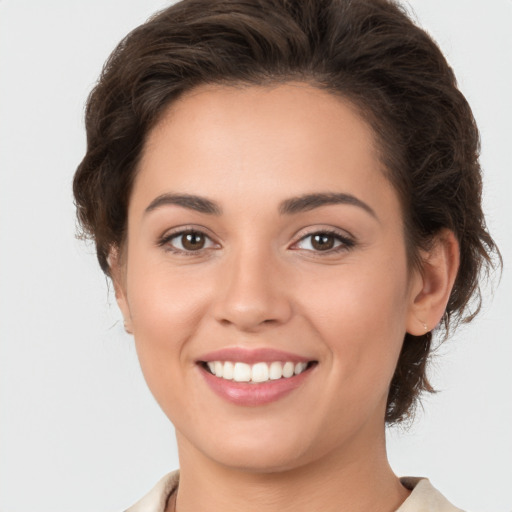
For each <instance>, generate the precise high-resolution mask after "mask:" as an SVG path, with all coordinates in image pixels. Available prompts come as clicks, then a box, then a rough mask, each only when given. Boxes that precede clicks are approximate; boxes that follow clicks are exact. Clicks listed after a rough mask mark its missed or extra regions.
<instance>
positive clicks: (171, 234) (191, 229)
mask: <svg viewBox="0 0 512 512" xmlns="http://www.w3.org/2000/svg"><path fill="white" fill-rule="evenodd" d="M186 233H198V234H200V235H203V236H204V237H205V238H207V239H209V240H210V242H211V243H212V245H213V246H216V247H211V246H210V247H203V248H201V249H198V250H196V251H191V250H183V249H178V248H177V247H173V246H172V245H171V244H170V242H171V240H173V239H174V238H178V237H179V236H180V235H184V234H186ZM157 245H158V246H159V247H165V246H168V247H167V250H168V251H169V252H173V253H176V254H184V255H187V256H194V255H199V254H202V253H203V252H204V251H206V250H210V249H212V248H218V247H220V244H219V243H218V242H216V241H215V239H214V237H213V236H212V235H210V234H209V230H208V229H207V228H206V227H204V226H197V225H185V226H179V227H176V228H173V229H171V230H169V231H166V232H165V233H164V234H163V235H162V236H160V237H159V238H158V240H157Z"/></svg>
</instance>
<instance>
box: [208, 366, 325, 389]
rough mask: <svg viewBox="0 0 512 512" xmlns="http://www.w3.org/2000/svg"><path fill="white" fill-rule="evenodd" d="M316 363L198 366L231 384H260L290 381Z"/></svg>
mask: <svg viewBox="0 0 512 512" xmlns="http://www.w3.org/2000/svg"><path fill="white" fill-rule="evenodd" d="M317 364H318V361H309V362H299V363H294V362H292V361H286V362H281V361H273V362H271V363H265V362H260V363H255V364H247V363H242V362H234V361H201V362H200V365H201V366H202V368H203V369H204V370H206V371H207V372H208V373H210V374H211V375H214V376H215V377H218V378H219V379H223V380H228V381H233V382H247V383H252V384H261V383H263V382H270V381H277V380H283V379H290V378H292V377H295V376H297V375H300V374H301V373H304V372H306V371H308V370H309V369H311V368H312V367H313V366H316V365H317Z"/></svg>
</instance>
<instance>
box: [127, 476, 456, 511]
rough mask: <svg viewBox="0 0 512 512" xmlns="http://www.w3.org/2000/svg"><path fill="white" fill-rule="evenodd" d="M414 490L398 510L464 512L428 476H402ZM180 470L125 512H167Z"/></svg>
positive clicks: (406, 484) (167, 477)
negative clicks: (168, 500)
mask: <svg viewBox="0 0 512 512" xmlns="http://www.w3.org/2000/svg"><path fill="white" fill-rule="evenodd" d="M400 481H401V482H402V485H403V486H404V487H406V488H407V489H410V490H411V491H412V492H411V494H410V495H409V497H408V498H407V499H406V500H405V501H404V502H403V503H402V505H401V506H400V508H399V509H398V510H397V511H396V512H462V510H461V509H459V508H456V507H454V506H453V505H452V504H451V503H450V502H449V501H448V500H447V499H446V498H445V497H444V496H443V495H442V494H441V493H440V492H439V491H438V490H436V489H435V488H434V487H433V486H432V484H431V483H430V482H429V481H428V480H427V479H426V478H411V477H405V478H401V479H400ZM178 482H179V471H173V472H172V473H169V474H167V475H165V476H164V477H163V478H162V479H161V480H160V481H159V482H158V483H157V484H156V486H155V487H153V489H152V490H151V491H150V492H149V493H148V494H146V496H144V498H142V499H141V500H139V501H138V502H137V503H135V505H133V506H132V507H130V508H129V509H128V510H126V511H125V512H165V506H166V503H167V499H168V498H169V496H170V495H171V494H172V493H173V492H174V491H176V489H177V488H178Z"/></svg>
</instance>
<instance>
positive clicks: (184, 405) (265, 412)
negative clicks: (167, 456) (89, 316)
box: [74, 0, 497, 512]
mask: <svg viewBox="0 0 512 512" xmlns="http://www.w3.org/2000/svg"><path fill="white" fill-rule="evenodd" d="M86 124H87V134H88V148H87V153H86V155H85V157H84V159H83V161H82V163H81V164H80V166H79V168H78V170H77V174H76V176H75V181H74V193H75V198H76V203H77V207H78V216H79V220H80V221H81V223H82V226H83V228H84V230H85V231H86V233H88V234H89V235H90V236H91V237H93V239H94V240H95V242H96V248H97V254H98V259H99V262H100V265H101V268H102V269H103V271H104V272H105V273H106V274H107V275H108V276H109V277H110V278H111V279H112V281H113V283H114V287H115V290H116V297H117V300H118V304H119V307H120V309H121V311H122V313H123V316H124V319H125V328H126V330H127V331H128V332H130V333H133V335H134V338H135V343H136V347H137V353H138V356H139V360H140V363H141V367H142V370H143V373H144V376H145V378H146V381H147V383H148V386H149V388H150V389H151V391H152V393H153V395H154V396H155V398H156V400H157V401H158V403H159V404H160V406H161V407H162V409H163V411H164V412H165V413H166V415H167V416H168V417H169V419H170V420H171V421H172V423H173V424H174V426H175V428H176V435H177V441H178V450H179V457H180V472H179V474H178V473H172V474H170V475H167V476H166V477H165V478H164V479H163V480H162V481H161V482H159V484H158V485H157V486H156V487H155V489H153V491H152V492H151V493H150V494H149V495H148V496H146V497H145V498H144V499H143V500H142V501H141V502H139V503H138V504H137V505H135V506H134V507H132V508H131V509H130V511H131V512H135V511H139V510H145V511H146V510H147V511H162V512H163V511H166V512H170V511H173V510H177V511H178V512H185V511H188V510H210V511H216V510H223V511H226V510H247V511H249V510H268V511H273V510H276V511H277V510H279V511H282V510H287V509H293V510H295V511H301V510H306V509H307V510H311V509H313V510H323V511H331V510H332V511H334V510H340V508H347V509H350V510H351V511H359V510H360V511H363V510H376V511H377V510H382V511H393V510H400V511H402V512H404V511H420V510H432V511H435V510H439V511H441V510H442V511H448V510H458V509H456V508H455V507H453V506H452V505H450V504H449V502H448V501H447V500H446V499H445V498H443V497H442V496H441V495H440V494H439V493H438V492H437V491H436V490H435V489H434V488H433V487H432V486H431V484H430V483H429V482H428V480H426V479H410V478H409V479H407V478H405V479H399V478H397V477H396V476H395V475H394V473H393V471H392V470H391V468H390V466H389V463H388V461H387V457H386V447H385V438H384V431H385V424H386V423H388V424H391V423H397V422H400V421H402V420H403V419H405V418H408V417H410V415H411V414H412V412H413V410H414V406H415V404H416V403H417V400H418V396H419V394H420V393H421V392H422V391H432V388H431V386H430V384H429V381H428V379H427V376H426V363H427V361H428V356H429V353H430V350H431V342H432V331H433V330H446V331H447V330H448V327H449V326H450V322H452V323H453V321H458V320H461V319H464V318H472V316H474V314H475V313H476V310H475V309H473V310H470V309H469V308H468V304H469V301H470V300H472V299H475V297H476V298H477V299H478V297H479V285H478V282H479V276H480V274H481V271H482V270H484V269H485V268H486V267H487V266H488V265H489V264H490V263H491V259H492V255H493V253H497V249H496V247H495V244H494V242H493V240H492V238H491V236H490V235H489V233H488V232H487V230H486V227H485V221H484V217H483V214H482V210H481V176H480V167H479V163H478V131H477V129H476V126H475V123H474V119H473V117H472V114H471V110H470V108H469V106H468V104H467V102H466V100H465V98H464V97H463V96H462V94H461V93H460V92H459V91H458V89H457V87H456V83H455V78H454V75H453V73H452V71H451V69H450V67H449V66H448V65H447V63H446V61H445V59H444V57H443V56H442V54H441V53H440V51H439V49H438V48H437V46H436V45H435V44H434V43H433V42H432V40H431V39H430V38H429V37H428V36H427V35H426V34H425V33H424V32H423V31H422V30H420V29H419V28H418V27H416V26H415V25H414V24H413V23H412V22H411V21H410V19H409V18H408V17H407V16H406V15H405V14H404V12H403V11H402V10H401V9H400V8H399V7H398V6H397V5H395V4H394V3H392V2H388V1H384V0H360V1H357V2H353V1H352V2H350V1H348V0H330V1H327V0H326V1H321V0H309V1H304V2H300V3H296V2H289V1H286V0H259V1H256V0H254V1H240V0H238V1H235V0H225V1H215V2H211V1H210V0H185V1H183V2H179V3H178V4H176V5H174V6H172V7H170V8H168V9H166V10H165V11H163V12H161V13H160V14H158V15H156V16H155V17H154V18H153V19H151V20H150V21H149V22H148V23H146V24H144V25H142V26H141V27H139V28H138V29H136V30H135V31H133V32H132V33H131V34H129V35H128V36H127V38H125V39H124V40H123V41H122V42H121V44H120V45H119V46H118V48H117V49H116V50H115V51H114V53H113V54H112V56H111V57H110V59H109V61H108V62H107V65H106V67H105V69H104V72H103V74H102V76H101V79H100V81H99V83H98V85H97V86H96V88H95V89H94V91H93V92H92V94H91V96H90V98H89V102H88V108H87V117H86ZM476 309H478V308H476ZM178 484H179V485H178Z"/></svg>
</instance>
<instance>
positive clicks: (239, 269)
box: [215, 241, 291, 330]
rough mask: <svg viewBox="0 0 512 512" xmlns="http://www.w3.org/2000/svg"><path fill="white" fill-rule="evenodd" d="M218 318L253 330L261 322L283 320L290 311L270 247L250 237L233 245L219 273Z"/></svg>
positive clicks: (281, 321) (286, 318)
mask: <svg viewBox="0 0 512 512" xmlns="http://www.w3.org/2000/svg"><path fill="white" fill-rule="evenodd" d="M215 315H216V318H217V320H219V321H220V322H222V323H225V324H233V325H236V326H237V327H238V328H239V329H241V330H254V329H256V328H258V327H259V326H261V325H262V324H268V323H275V324H279V323H284V322H286V321H287V320H288V319H289V317H290V315H291V304H290V303H289V301H288V298H287V294H286V284H285V275H284V274H283V273H282V272H280V269H279V261H278V257H277V255H275V254H274V253H273V251H272V249H271V248H270V247H261V246H257V245H255V244H254V243H253V244H251V243H250V241H248V243H245V244H240V246H239V247H237V248H233V251H232V253H231V254H230V256H229V257H226V260H225V261H224V265H223V268H222V272H220V273H219V293H218V295H217V304H216V307H215Z"/></svg>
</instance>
